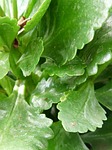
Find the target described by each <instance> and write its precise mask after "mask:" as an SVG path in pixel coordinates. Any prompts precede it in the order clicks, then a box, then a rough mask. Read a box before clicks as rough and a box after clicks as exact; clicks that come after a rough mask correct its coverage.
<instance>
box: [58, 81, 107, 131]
mask: <svg viewBox="0 0 112 150" xmlns="http://www.w3.org/2000/svg"><path fill="white" fill-rule="evenodd" d="M58 109H59V110H60V112H59V115H58V118H59V119H60V120H61V121H62V125H63V127H64V128H65V130H66V131H69V132H80V133H84V132H87V131H88V130H90V131H95V129H96V127H99V128H101V127H102V124H103V120H106V116H105V111H104V110H103V108H102V107H101V106H100V105H99V103H98V101H97V99H96V97H95V93H94V88H93V84H92V83H91V82H86V83H85V84H84V85H83V86H82V87H81V88H80V89H79V90H78V91H70V92H68V94H66V95H65V96H64V97H63V99H62V102H60V103H59V104H58Z"/></svg>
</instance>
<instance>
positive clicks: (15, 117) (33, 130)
mask: <svg viewBox="0 0 112 150" xmlns="http://www.w3.org/2000/svg"><path fill="white" fill-rule="evenodd" d="M0 114H1V115H0V149H1V150H3V149H4V150H12V149H14V150H20V149H21V150H28V149H29V150H37V149H44V150H45V149H46V148H47V139H49V138H51V136H52V130H51V129H50V128H49V126H50V125H51V123H52V121H51V120H50V119H48V118H46V117H45V115H44V114H40V113H39V110H38V108H37V109H36V110H35V109H34V108H33V107H32V106H29V105H28V104H27V103H26V101H25V99H24V84H23V83H21V84H20V83H19V82H18V83H17V84H16V85H15V87H14V92H13V94H12V95H11V96H10V97H7V98H6V97H3V96H2V97H1V95H0Z"/></svg>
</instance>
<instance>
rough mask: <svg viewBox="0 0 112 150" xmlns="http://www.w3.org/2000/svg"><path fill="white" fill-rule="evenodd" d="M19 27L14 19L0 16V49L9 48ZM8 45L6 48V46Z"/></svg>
mask: <svg viewBox="0 0 112 150" xmlns="http://www.w3.org/2000/svg"><path fill="white" fill-rule="evenodd" d="M18 30H19V27H18V26H17V21H16V20H15V19H12V20H11V19H10V18H8V17H1V18H0V50H5V51H6V50H7V49H8V48H9V49H10V48H11V45H12V43H13V41H14V39H15V38H16V36H17V33H18ZM6 47H8V48H6Z"/></svg>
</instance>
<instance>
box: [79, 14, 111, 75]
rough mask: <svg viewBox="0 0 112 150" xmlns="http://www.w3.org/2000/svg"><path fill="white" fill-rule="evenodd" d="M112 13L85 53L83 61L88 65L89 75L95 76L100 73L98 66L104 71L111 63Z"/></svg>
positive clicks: (82, 53) (83, 53)
mask: <svg viewBox="0 0 112 150" xmlns="http://www.w3.org/2000/svg"><path fill="white" fill-rule="evenodd" d="M111 24H112V13H110V16H109V18H108V19H107V20H106V22H105V24H104V25H103V26H102V28H101V29H99V30H98V31H97V32H96V35H95V37H94V40H93V41H92V42H91V43H89V44H88V45H87V46H86V47H85V49H84V51H83V52H81V53H80V55H82V56H81V57H82V59H83V60H84V61H85V62H86V63H87V72H88V75H95V74H97V73H98V71H99V69H98V66H101V67H102V68H103V69H102V70H104V69H105V67H106V66H107V65H108V64H109V63H111V60H112V34H111V30H112V25H111ZM106 63H107V65H104V66H103V64H106Z"/></svg>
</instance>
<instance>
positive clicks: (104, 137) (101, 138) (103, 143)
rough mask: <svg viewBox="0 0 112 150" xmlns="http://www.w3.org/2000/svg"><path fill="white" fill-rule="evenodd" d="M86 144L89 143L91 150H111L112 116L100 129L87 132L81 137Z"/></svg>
mask: <svg viewBox="0 0 112 150" xmlns="http://www.w3.org/2000/svg"><path fill="white" fill-rule="evenodd" d="M82 137H83V140H84V141H85V142H86V143H89V144H90V145H91V147H92V150H111V149H112V115H110V116H109V118H108V119H107V121H106V122H104V125H103V127H102V129H97V130H96V131H95V132H89V133H87V134H85V135H83V136H82Z"/></svg>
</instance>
